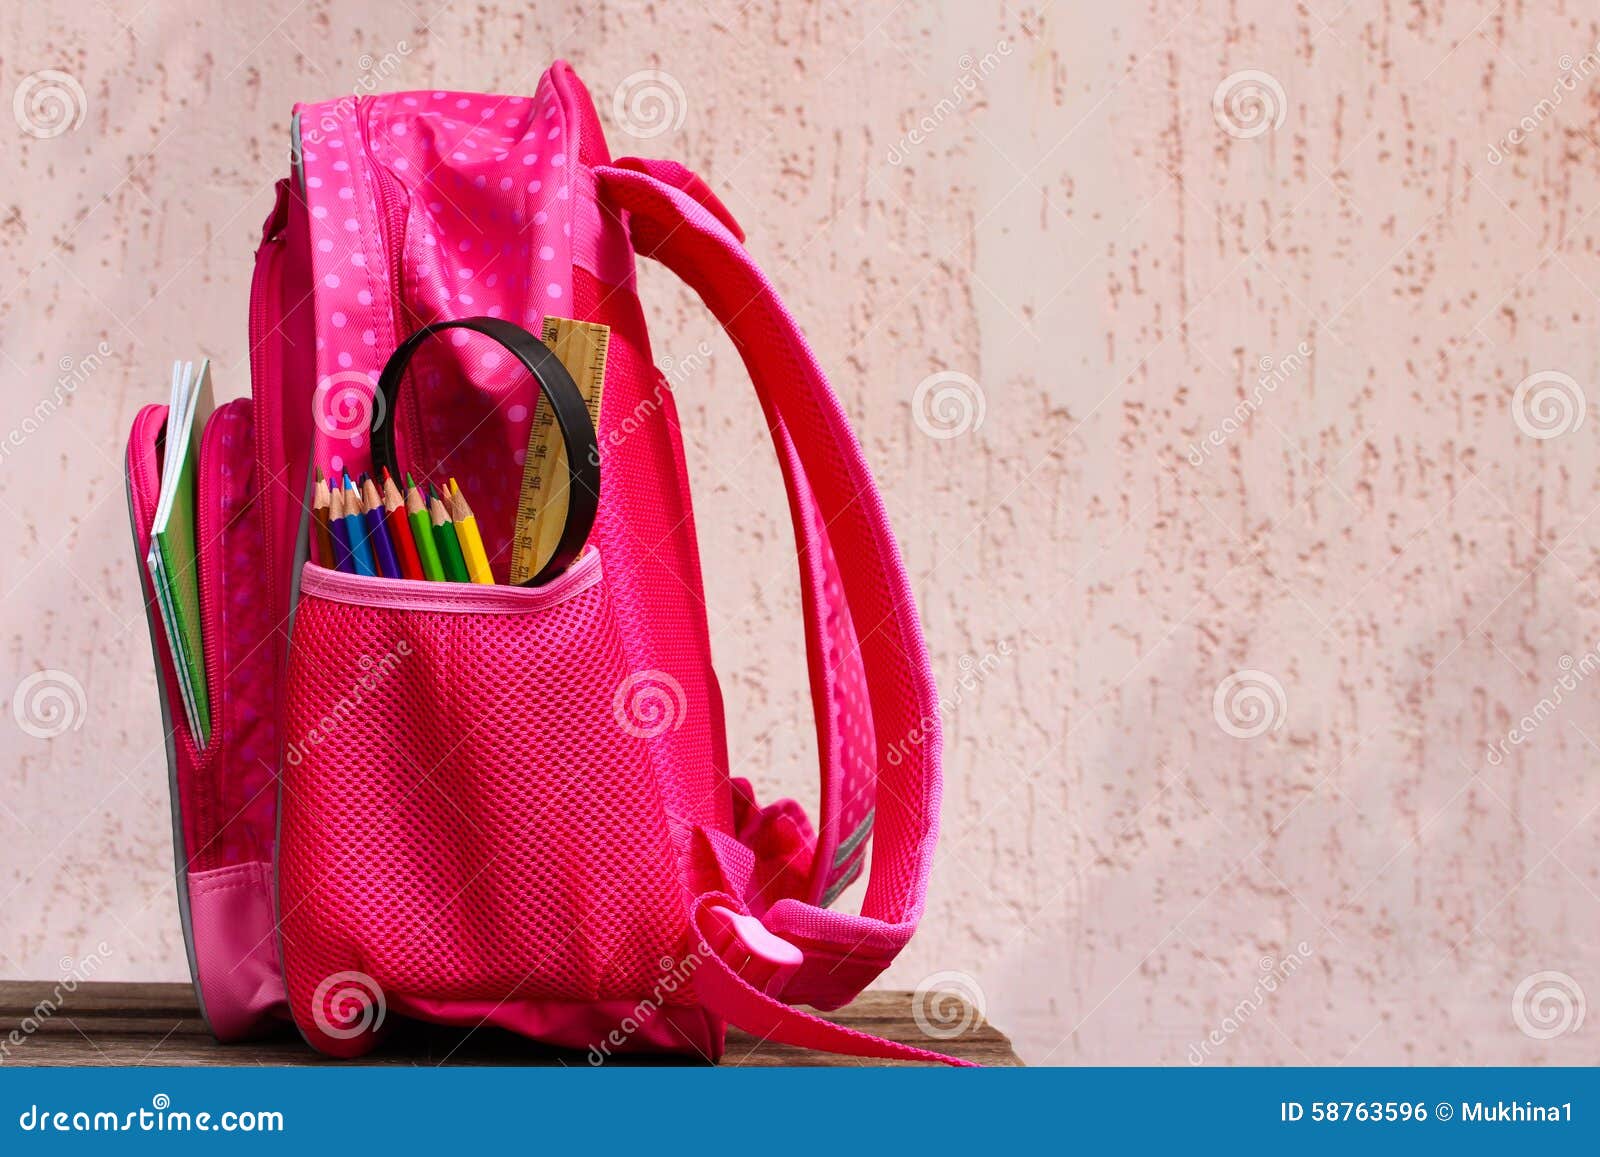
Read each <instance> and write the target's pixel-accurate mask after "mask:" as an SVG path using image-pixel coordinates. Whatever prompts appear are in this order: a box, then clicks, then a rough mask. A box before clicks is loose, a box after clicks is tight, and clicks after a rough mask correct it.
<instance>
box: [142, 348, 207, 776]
mask: <svg viewBox="0 0 1600 1157" xmlns="http://www.w3.org/2000/svg"><path fill="white" fill-rule="evenodd" d="M214 408H215V402H214V399H213V397H212V393H211V363H210V361H207V360H202V361H201V363H200V369H199V371H198V372H196V370H195V368H194V363H193V362H174V363H173V366H172V399H171V401H170V402H169V403H168V406H167V430H166V454H165V457H164V458H163V459H162V465H161V494H160V496H159V498H158V499H157V502H156V516H155V521H154V522H153V523H152V524H151V527H150V553H149V554H148V555H146V556H145V566H146V567H148V568H149V571H150V581H151V584H152V585H153V586H154V587H155V592H156V602H157V603H158V604H159V605H160V608H161V624H162V626H163V627H164V628H165V630H166V633H167V644H168V646H169V647H170V648H171V651H172V665H173V666H174V667H175V668H176V669H177V673H178V684H179V686H180V688H181V690H182V692H183V710H184V714H185V715H186V716H187V718H188V720H189V733H190V734H191V735H192V736H194V741H195V745H196V746H197V747H200V748H204V747H205V746H206V744H207V743H209V742H210V741H211V704H210V700H209V698H208V696H207V694H206V660H205V646H204V642H203V640H202V639H201V634H200V568H199V567H198V566H197V565H196V543H195V523H196V518H195V509H196V485H195V473H196V470H197V469H198V462H199V458H200V434H201V431H203V430H204V429H205V424H206V419H207V418H209V417H210V416H211V411H212V410H213V409H214Z"/></svg>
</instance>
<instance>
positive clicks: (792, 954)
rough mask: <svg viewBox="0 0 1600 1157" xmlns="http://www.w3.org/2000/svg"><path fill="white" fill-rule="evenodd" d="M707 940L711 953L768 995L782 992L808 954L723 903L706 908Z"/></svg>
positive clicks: (753, 918)
mask: <svg viewBox="0 0 1600 1157" xmlns="http://www.w3.org/2000/svg"><path fill="white" fill-rule="evenodd" d="M705 912H706V915H707V916H708V917H710V919H709V920H708V921H707V928H706V939H707V942H708V943H709V944H710V947H711V950H712V951H713V952H715V953H716V954H717V955H718V956H720V957H721V958H722V960H723V962H724V963H725V964H727V966H728V967H729V968H730V969H732V970H733V971H734V972H735V973H737V974H738V976H739V977H740V979H742V980H744V981H745V982H746V983H747V984H749V985H751V986H752V987H753V988H757V989H760V990H761V991H762V992H764V993H766V994H767V995H768V996H776V995H777V994H778V993H780V992H782V991H783V988H784V986H785V985H786V984H788V983H789V978H790V977H791V976H793V975H794V974H795V973H796V972H797V971H799V968H800V966H801V965H802V964H804V963H805V953H803V952H801V951H800V949H798V948H796V947H795V946H794V945H793V944H791V943H789V941H787V940H785V939H783V937H781V936H774V935H773V934H772V933H771V932H769V931H768V930H767V928H766V925H764V924H762V923H761V921H759V920H757V919H756V918H755V917H754V916H749V915H745V914H744V913H742V912H735V911H734V910H733V909H732V908H729V907H727V906H726V905H723V904H712V905H710V906H709V907H707V908H706V909H705Z"/></svg>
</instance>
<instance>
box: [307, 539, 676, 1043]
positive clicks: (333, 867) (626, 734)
mask: <svg viewBox="0 0 1600 1157" xmlns="http://www.w3.org/2000/svg"><path fill="white" fill-rule="evenodd" d="M599 565H600V562H599V556H598V555H597V554H595V553H593V552H591V553H590V554H589V555H587V556H586V557H585V558H584V559H582V560H580V561H579V562H578V563H577V564H575V565H574V567H573V568H572V570H569V571H568V572H567V574H566V575H564V576H562V578H561V579H559V580H557V582H556V583H553V584H551V585H550V586H547V587H544V588H539V589H523V588H509V587H498V588H479V590H480V591H488V592H492V595H491V596H488V597H494V598H497V599H500V600H511V601H510V603H509V604H506V603H504V602H502V603H501V604H497V607H496V609H495V610H492V611H475V610H467V609H463V608H462V606H461V604H460V602H459V599H460V594H461V588H455V589H454V590H452V586H451V585H450V584H421V583H415V582H412V583H407V582H404V581H395V580H388V581H386V580H381V579H352V577H351V576H342V578H341V580H340V583H339V584H338V586H339V589H338V590H337V591H335V590H333V589H331V588H332V586H333V585H334V584H330V583H327V582H326V580H327V578H328V574H329V572H324V571H321V570H320V568H317V567H315V566H312V565H309V564H308V566H307V567H306V571H305V577H304V579H303V597H302V600H301V603H300V608H299V612H298V617H297V621H296V624H295V629H294V641H293V645H292V648H291V654H290V662H289V691H288V703H289V706H288V714H287V720H286V730H285V744H286V750H287V758H286V761H285V765H284V770H283V788H284V790H283V817H282V829H281V832H282V837H281V838H282V847H283V858H282V866H281V869H280V878H279V886H280V896H281V909H282V910H281V914H280V920H281V927H282V935H283V952H284V962H285V968H286V972H287V981H288V989H289V998H290V1003H291V1006H292V1008H293V1011H294V1016H295V1020H296V1022H297V1023H298V1024H299V1026H300V1028H301V1030H302V1031H303V1032H304V1033H305V1034H306V1036H307V1038H308V1039H309V1040H310V1041H311V1042H312V1043H313V1044H316V1045H317V1046H318V1047H319V1048H323V1049H324V1050H326V1051H329V1052H333V1053H337V1054H342V1055H352V1054H354V1053H358V1052H360V1051H364V1050H365V1049H366V1048H367V1047H370V1043H371V1042H370V1040H369V1039H367V1037H366V1036H364V1035H358V1036H349V1035H346V1032H345V1030H346V1029H347V1028H348V1027H349V1026H348V1025H346V1024H345V1023H344V1022H343V1021H342V1020H341V1019H340V1017H341V1011H340V1009H339V1008H338V1007H337V1005H336V1004H334V1003H330V998H331V997H332V996H333V995H334V988H330V987H329V986H328V985H327V983H326V982H328V981H329V978H330V977H337V976H340V975H341V974H344V973H348V972H358V973H361V974H364V975H365V976H366V977H369V978H370V979H371V981H372V982H373V983H374V984H375V985H376V987H377V988H378V989H380V990H381V991H383V992H384V993H386V994H391V997H390V998H391V999H393V1000H394V1001H395V1002H396V1004H397V1006H399V1005H404V1004H406V1003H408V1002H416V1001H421V1002H427V1001H435V1002H440V1001H442V1002H451V1001H457V1002H465V1003H466V1004H468V1005H473V1006H475V1007H484V1008H486V1009H487V1011H486V1012H485V1014H484V1015H485V1019H486V1020H488V1021H489V1022H491V1023H500V1021H501V1017H500V1010H501V1009H502V1008H504V1009H505V1010H507V1014H508V1015H507V1023H508V1024H511V1025H512V1026H514V1025H515V1023H516V1020H515V1019H514V1018H512V1017H511V1016H510V1014H511V1013H512V1012H514V1011H515V1010H516V1008H517V1007H518V1006H519V1005H522V1004H525V1003H526V1002H529V1001H545V1002H555V1003H559V1002H602V1001H615V1000H621V999H628V1000H638V999H642V998H646V997H649V996H650V995H651V994H652V992H657V993H658V995H661V1000H662V1003H663V1004H666V1005H671V1004H687V1003H690V1002H692V997H691V995H690V994H689V992H688V991H687V986H680V987H679V988H678V989H677V990H676V991H674V992H670V993H665V994H659V989H660V987H661V981H662V977H663V975H664V974H666V973H669V972H670V971H671V970H672V968H673V967H674V962H675V961H677V960H678V958H679V955H680V952H681V950H682V948H683V946H684V942H685V937H686V934H687V927H688V924H687V920H688V917H687V899H688V897H687V894H686V892H685V889H684V886H683V884H682V882H681V881H680V879H679V876H678V871H677V860H676V857H675V855H674V853H673V850H672V843H671V838H670V836H669V833H668V823H667V814H666V810H665V808H664V806H663V802H662V795H661V789H660V783H659V781H658V778H657V773H656V769H655V766H654V764H653V762H652V760H651V756H650V749H649V746H648V744H647V743H646V741H645V740H644V738H643V737H642V734H641V731H640V729H639V728H638V727H636V726H633V725H631V724H630V722H629V721H628V720H627V719H626V718H625V717H623V716H620V715H618V714H617V713H615V712H613V710H612V709H611V705H612V703H613V699H614V698H615V695H616V692H617V689H618V688H619V687H621V686H623V684H624V681H625V680H626V679H627V677H628V675H629V673H630V667H629V665H628V662H627V659H626V657H625V656H624V653H623V646H622V638H621V635H620V634H619V633H618V630H617V619H616V615H615V614H614V612H613V610H612V605H611V600H610V598H609V597H608V595H607V591H606V587H605V584H604V582H603V581H599ZM352 583H354V584H355V586H356V588H357V590H358V591H365V592H367V595H366V596H362V595H359V594H358V595H357V596H356V597H354V598H352V597H351V595H350V593H349V589H348V588H349V587H350V586H351V584H352ZM319 584H322V585H319ZM323 586H328V587H329V588H330V589H329V590H327V591H324V590H323ZM332 596H336V597H332ZM390 596H395V597H398V598H401V599H403V600H404V601H403V602H402V603H400V604H395V603H394V602H393V600H392V599H391V598H390ZM430 596H434V597H435V599H436V601H437V604H438V607H439V609H438V610H429V609H422V608H421V607H419V606H418V604H417V600H423V601H424V602H426V601H427V600H429V597H430ZM517 601H520V602H521V603H523V604H524V605H526V606H527V607H528V609H527V610H525V611H518V610H516V609H514V608H515V605H516V602H517ZM508 608H509V609H508ZM335 987H336V985H335ZM319 991H320V992H321V999H320V1000H319V999H318V994H319ZM610 1027H612V1026H611V1025H610V1024H597V1025H595V1026H594V1028H595V1029H596V1031H595V1036H596V1037H598V1036H599V1035H601V1034H602V1033H603V1032H604V1031H606V1030H607V1029H609V1028H610Z"/></svg>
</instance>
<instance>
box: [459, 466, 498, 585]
mask: <svg viewBox="0 0 1600 1157" xmlns="http://www.w3.org/2000/svg"><path fill="white" fill-rule="evenodd" d="M450 517H451V518H452V519H454V520H455V524H456V538H458V539H460V541H461V557H462V558H463V559H464V560H465V561H466V564H467V575H468V577H469V578H471V579H472V581H473V582H475V583H483V584H484V585H486V586H491V587H492V586H494V572H493V571H491V570H490V569H489V555H488V554H487V552H485V551H484V549H483V535H481V534H479V533H478V520H477V519H476V518H474V517H473V514H472V507H470V506H468V505H467V496H466V495H465V494H463V493H461V487H460V486H457V485H456V480H455V479H454V478H452V479H450Z"/></svg>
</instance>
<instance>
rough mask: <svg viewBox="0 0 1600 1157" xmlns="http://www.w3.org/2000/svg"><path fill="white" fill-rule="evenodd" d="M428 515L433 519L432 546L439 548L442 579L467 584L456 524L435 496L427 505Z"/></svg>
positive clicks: (467, 579) (467, 576)
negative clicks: (442, 568) (442, 566)
mask: <svg viewBox="0 0 1600 1157" xmlns="http://www.w3.org/2000/svg"><path fill="white" fill-rule="evenodd" d="M428 513H429V514H430V515H432V517H433V544H434V546H436V547H438V548H439V561H440V562H441V563H443V564H444V577H445V578H447V579H449V580H450V581H451V582H453V583H469V582H471V581H472V576H471V575H470V574H468V573H467V560H466V557H465V556H464V555H463V554H462V553H461V540H460V539H458V538H457V537H456V524H455V523H454V522H452V521H451V520H450V512H449V511H448V510H446V509H445V508H444V503H443V502H441V501H439V496H438V495H437V494H435V495H434V496H433V500H432V501H431V502H429V503H428Z"/></svg>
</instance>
